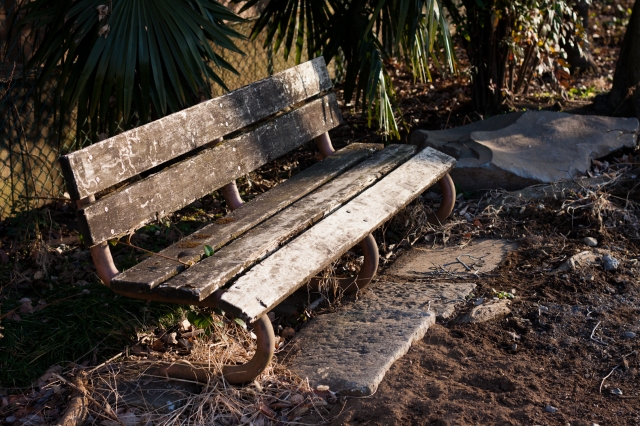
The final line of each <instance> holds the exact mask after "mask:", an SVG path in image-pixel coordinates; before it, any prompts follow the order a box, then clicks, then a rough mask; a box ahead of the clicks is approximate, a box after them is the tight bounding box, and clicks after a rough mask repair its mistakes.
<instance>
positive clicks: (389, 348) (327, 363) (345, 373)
mask: <svg viewBox="0 0 640 426" xmlns="http://www.w3.org/2000/svg"><path fill="white" fill-rule="evenodd" d="M391 280H392V278H390V277H384V276H382V277H380V281H379V282H376V283H374V284H372V286H371V289H370V290H368V291H366V292H364V294H363V295H362V297H361V298H360V300H358V301H357V302H356V303H355V304H354V305H353V306H350V307H345V308H343V309H342V310H340V311H338V312H335V313H330V314H327V315H320V316H318V317H316V318H314V319H313V320H312V321H311V322H310V324H309V325H307V326H306V327H305V328H303V329H302V330H301V332H300V333H299V334H298V335H296V337H295V338H294V341H293V342H294V345H293V347H297V348H300V349H299V352H298V353H296V354H294V355H292V356H290V357H288V359H287V364H288V366H289V367H290V368H291V370H292V371H293V372H295V373H296V374H298V375H299V376H300V377H307V378H308V379H309V382H310V383H311V385H312V386H313V387H317V386H318V385H325V386H329V388H330V389H331V390H332V391H333V392H336V393H338V394H340V395H355V396H365V395H371V394H373V393H374V392H375V391H376V389H377V388H378V385H379V384H380V382H381V381H382V379H383V378H384V375H385V374H386V372H387V371H388V370H389V368H390V367H391V365H393V363H394V362H395V361H396V360H397V359H398V358H400V357H402V356H403V355H404V354H405V353H406V352H407V351H408V350H409V347H410V346H411V343H412V342H414V341H416V340H418V339H421V338H422V337H423V336H424V334H425V333H426V332H427V329H428V328H429V327H430V326H431V325H432V324H434V323H435V320H436V315H438V316H441V317H445V318H446V317H449V316H451V315H452V313H453V312H454V309H455V305H456V304H457V303H460V302H462V301H464V300H465V297H466V296H467V295H469V293H471V291H473V289H474V288H475V284H471V283H463V284H456V283H425V282H400V283H395V282H392V281H391Z"/></svg>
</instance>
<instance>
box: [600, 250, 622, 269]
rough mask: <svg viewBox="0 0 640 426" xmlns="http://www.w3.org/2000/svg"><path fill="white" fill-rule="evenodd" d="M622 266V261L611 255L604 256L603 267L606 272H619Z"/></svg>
mask: <svg viewBox="0 0 640 426" xmlns="http://www.w3.org/2000/svg"><path fill="white" fill-rule="evenodd" d="M619 266H620V261H619V260H618V259H616V258H615V257H613V256H611V255H610V254H605V255H604V256H602V267H603V268H604V270H605V271H617V270H618V267H619Z"/></svg>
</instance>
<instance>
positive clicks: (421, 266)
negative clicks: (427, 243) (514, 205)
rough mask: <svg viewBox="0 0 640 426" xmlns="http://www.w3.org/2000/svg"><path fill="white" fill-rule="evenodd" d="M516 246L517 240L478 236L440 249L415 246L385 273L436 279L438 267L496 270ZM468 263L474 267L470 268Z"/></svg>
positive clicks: (452, 270) (453, 270)
mask: <svg viewBox="0 0 640 426" xmlns="http://www.w3.org/2000/svg"><path fill="white" fill-rule="evenodd" d="M517 248H518V245H517V244H516V243H513V242H509V241H507V240H499V239H481V240H475V241H473V242H472V243H471V244H469V245H467V246H465V247H462V248H460V247H458V246H449V247H445V248H440V249H431V248H426V247H414V248H413V249H412V250H411V251H409V252H407V253H406V254H403V256H401V257H400V258H399V259H398V260H397V261H396V262H395V263H394V264H393V265H391V267H390V268H389V269H388V270H387V271H386V274H387V275H394V276H398V277H406V278H430V277H432V278H435V279H437V272H438V270H440V271H442V270H441V269H440V268H442V269H444V270H445V271H446V273H452V274H465V273H469V272H474V271H478V272H485V273H487V272H490V271H492V270H494V269H495V268H496V267H497V266H498V265H499V264H500V263H501V262H502V261H503V260H504V259H505V257H506V256H507V254H509V252H511V251H514V250H515V249H517ZM458 259H459V260H458ZM463 263H464V265H463ZM465 265H466V266H467V267H469V268H471V269H472V271H468V270H467V269H466V268H465ZM442 272H444V271H442Z"/></svg>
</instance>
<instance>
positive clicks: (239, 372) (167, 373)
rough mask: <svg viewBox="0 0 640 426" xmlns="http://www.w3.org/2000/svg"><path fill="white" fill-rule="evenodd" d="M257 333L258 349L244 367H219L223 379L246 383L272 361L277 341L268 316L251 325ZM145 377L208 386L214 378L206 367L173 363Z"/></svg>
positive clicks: (161, 366) (203, 365) (196, 364)
mask: <svg viewBox="0 0 640 426" xmlns="http://www.w3.org/2000/svg"><path fill="white" fill-rule="evenodd" d="M252 325H253V331H254V333H255V334H256V337H257V339H256V343H257V348H256V352H255V355H253V358H251V359H250V360H249V361H248V362H247V363H246V364H242V365H225V366H223V367H222V377H224V379H225V380H226V381H227V382H229V383H231V384H234V385H239V384H242V383H247V382H250V381H252V380H253V379H255V378H256V377H257V376H258V375H259V374H260V373H262V372H263V371H264V369H265V368H267V366H268V365H269V363H270V362H271V359H272V358H273V353H274V352H275V345H276V339H275V334H274V333H273V326H272V325H271V321H270V320H269V318H268V317H267V315H266V314H265V315H263V316H262V317H260V318H259V319H258V320H256V321H255V322H254V323H253V324H252ZM146 373H147V374H152V375H154V376H164V377H170V378H173V379H179V380H189V381H192V380H195V381H197V382H199V383H205V384H206V383H208V382H209V380H210V379H211V377H212V376H214V375H215V372H213V371H212V370H211V369H210V368H209V366H208V364H204V363H193V364H188V363H184V362H176V363H173V364H165V365H154V366H152V367H150V368H149V369H147V371H146Z"/></svg>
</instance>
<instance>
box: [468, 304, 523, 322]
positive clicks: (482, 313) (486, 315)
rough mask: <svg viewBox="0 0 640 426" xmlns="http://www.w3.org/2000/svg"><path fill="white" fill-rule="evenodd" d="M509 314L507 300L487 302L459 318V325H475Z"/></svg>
mask: <svg viewBox="0 0 640 426" xmlns="http://www.w3.org/2000/svg"><path fill="white" fill-rule="evenodd" d="M510 312H511V309H509V300H508V299H498V300H489V301H487V302H486V303H483V304H482V305H479V306H475V307H474V308H473V309H471V311H469V312H468V313H467V314H466V315H464V316H463V317H462V318H460V320H459V322H461V323H471V324H477V323H481V322H487V321H491V320H493V319H496V318H498V317H503V316H505V315H507V314H509V313H510Z"/></svg>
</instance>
